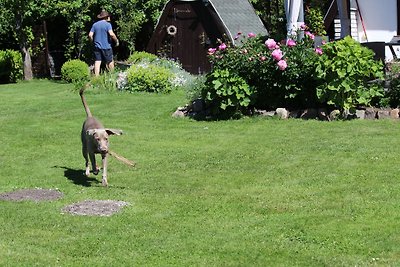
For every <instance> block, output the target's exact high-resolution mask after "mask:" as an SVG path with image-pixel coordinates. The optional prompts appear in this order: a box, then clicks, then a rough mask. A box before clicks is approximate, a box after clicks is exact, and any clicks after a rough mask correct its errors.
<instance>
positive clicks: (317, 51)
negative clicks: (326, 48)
mask: <svg viewBox="0 0 400 267" xmlns="http://www.w3.org/2000/svg"><path fill="white" fill-rule="evenodd" d="M314 51H315V53H317V54H318V55H322V53H323V52H322V49H321V48H320V47H317V48H315V49H314Z"/></svg>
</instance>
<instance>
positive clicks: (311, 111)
mask: <svg viewBox="0 0 400 267" xmlns="http://www.w3.org/2000/svg"><path fill="white" fill-rule="evenodd" d="M300 118H301V119H305V120H310V119H311V120H315V119H318V110H316V109H315V108H308V109H305V110H304V111H303V113H301V115H300Z"/></svg>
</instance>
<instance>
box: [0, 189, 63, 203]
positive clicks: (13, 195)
mask: <svg viewBox="0 0 400 267" xmlns="http://www.w3.org/2000/svg"><path fill="white" fill-rule="evenodd" d="M62 197H63V193H61V192H60V191H58V190H56V189H41V188H35V189H20V190H16V191H13V192H5V193H1V194H0V200H5V201H36V202H39V201H52V200H58V199H60V198H62Z"/></svg>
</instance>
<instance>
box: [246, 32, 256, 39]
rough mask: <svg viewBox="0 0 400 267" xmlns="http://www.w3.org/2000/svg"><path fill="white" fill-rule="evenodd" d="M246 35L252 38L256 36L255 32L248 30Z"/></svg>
mask: <svg viewBox="0 0 400 267" xmlns="http://www.w3.org/2000/svg"><path fill="white" fill-rule="evenodd" d="M247 37H249V38H253V37H256V34H255V33H253V32H250V33H249V34H247Z"/></svg>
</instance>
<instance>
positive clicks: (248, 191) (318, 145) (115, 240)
mask: <svg viewBox="0 0 400 267" xmlns="http://www.w3.org/2000/svg"><path fill="white" fill-rule="evenodd" d="M87 100H88V103H89V106H90V108H91V110H92V112H93V114H94V115H95V116H97V117H99V118H101V120H102V122H103V123H104V124H105V125H106V126H108V127H112V128H121V129H123V130H124V132H125V134H124V135H122V136H118V137H112V138H111V146H112V149H113V150H115V151H116V152H117V153H119V154H121V155H123V156H125V157H127V158H129V159H131V160H134V161H136V162H137V167H136V168H134V169H131V168H129V167H127V166H125V165H123V164H121V163H120V162H118V161H116V160H115V159H111V160H110V162H109V183H110V188H108V189H106V188H103V187H101V183H100V181H101V177H100V176H99V177H95V176H92V177H90V178H88V179H81V178H80V177H81V173H83V171H84V166H83V165H84V161H83V157H82V155H81V145H80V129H81V125H82V122H83V120H84V116H85V114H84V110H83V107H82V104H81V102H80V99H79V96H78V94H77V93H76V92H73V91H72V86H71V85H66V84H59V83H55V82H51V81H33V82H29V83H19V84H12V85H1V86H0V103H1V108H0V127H1V128H0V136H1V139H0V140H1V149H0V162H1V163H0V177H1V179H0V192H8V191H12V190H16V189H23V188H35V187H39V188H58V189H59V190H60V191H61V192H63V193H64V198H63V199H61V200H58V201H52V202H40V203H35V202H28V201H26V202H7V201H1V202H0V266H355V265H358V266H396V265H399V264H400V247H399V246H398V244H399V242H400V235H399V234H398V229H399V227H400V213H399V205H400V185H399V177H400V175H399V166H398V147H399V142H400V141H399V134H398V133H399V123H398V121H391V120H379V121H378V120H377V121H361V120H359V121H345V122H343V121H338V122H319V121H302V120H286V121H283V120H274V119H263V118H246V119H241V120H236V121H219V122H198V121H193V120H190V119H174V118H172V117H171V116H170V115H171V113H172V112H173V111H174V110H175V109H176V107H177V106H180V105H183V104H185V102H186V101H185V96H184V93H182V92H173V93H172V94H170V95H152V94H143V93H140V94H139V93H135V94H125V93H104V94H99V93H96V94H93V93H90V92H88V94H87ZM88 199H99V200H105V199H112V200H122V201H126V202H129V203H130V205H129V206H128V207H125V208H124V209H123V211H122V212H120V213H118V214H116V215H114V216H112V217H86V216H72V215H68V214H62V213H61V209H62V208H63V207H64V206H66V205H69V204H72V203H75V202H78V201H82V200H88Z"/></svg>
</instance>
